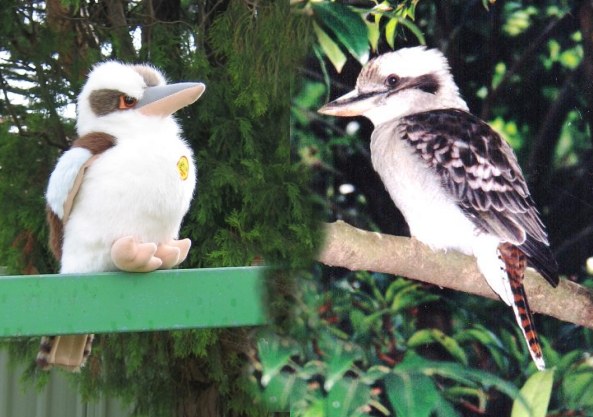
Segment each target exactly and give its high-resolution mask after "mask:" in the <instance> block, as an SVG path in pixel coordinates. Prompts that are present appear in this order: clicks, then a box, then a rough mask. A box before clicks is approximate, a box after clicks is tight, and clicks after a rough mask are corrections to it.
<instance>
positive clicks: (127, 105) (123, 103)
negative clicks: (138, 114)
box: [118, 94, 138, 110]
mask: <svg viewBox="0 0 593 417" xmlns="http://www.w3.org/2000/svg"><path fill="white" fill-rule="evenodd" d="M136 103H138V100H137V99H135V98H134V97H130V96H126V95H125V94H122V95H121V96H119V106H118V108H119V109H120V110H127V109H131V108H133V107H134V106H135V105H136Z"/></svg>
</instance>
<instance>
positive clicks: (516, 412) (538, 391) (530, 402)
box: [511, 370, 554, 417]
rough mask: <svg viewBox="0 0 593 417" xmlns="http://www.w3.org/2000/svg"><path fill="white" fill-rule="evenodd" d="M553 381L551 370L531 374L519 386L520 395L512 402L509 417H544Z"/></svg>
mask: <svg viewBox="0 0 593 417" xmlns="http://www.w3.org/2000/svg"><path fill="white" fill-rule="evenodd" d="M553 383H554V371H553V370H548V371H541V372H536V373H534V374H533V375H531V377H530V378H529V379H528V380H527V382H525V385H523V388H521V396H520V397H519V398H517V399H515V401H514V402H513V410H512V412H511V417H545V416H546V412H547V411H548V404H549V402H550V396H551V395H552V385H553Z"/></svg>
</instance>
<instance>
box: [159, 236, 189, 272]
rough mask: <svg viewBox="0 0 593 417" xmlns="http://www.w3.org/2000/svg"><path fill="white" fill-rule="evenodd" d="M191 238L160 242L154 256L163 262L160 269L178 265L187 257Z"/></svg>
mask: <svg viewBox="0 0 593 417" xmlns="http://www.w3.org/2000/svg"><path fill="white" fill-rule="evenodd" d="M190 247H191V240H189V239H182V240H171V241H169V242H167V243H161V244H160V245H159V247H158V249H157V250H156V253H155V254H154V256H156V257H157V258H160V259H161V261H163V264H162V265H161V266H160V269H169V268H173V267H174V266H177V265H179V264H180V263H181V262H183V261H184V260H185V258H187V254H188V252H189V248H190Z"/></svg>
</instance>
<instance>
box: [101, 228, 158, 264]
mask: <svg viewBox="0 0 593 417" xmlns="http://www.w3.org/2000/svg"><path fill="white" fill-rule="evenodd" d="M156 252H157V245H156V243H152V242H149V243H141V242H138V240H137V239H136V238H134V237H133V236H125V237H122V238H120V239H118V240H116V241H115V242H114V243H113V245H112V246H111V259H112V260H113V263H114V264H115V266H117V267H118V268H119V269H121V270H122V271H127V272H150V271H154V270H155V269H158V268H160V267H161V265H162V264H163V261H162V260H161V259H159V258H158V257H157V256H155V254H156Z"/></svg>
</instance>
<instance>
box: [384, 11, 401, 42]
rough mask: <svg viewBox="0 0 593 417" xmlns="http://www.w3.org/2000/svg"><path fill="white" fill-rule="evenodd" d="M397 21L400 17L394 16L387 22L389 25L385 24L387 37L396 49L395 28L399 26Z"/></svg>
mask: <svg viewBox="0 0 593 417" xmlns="http://www.w3.org/2000/svg"><path fill="white" fill-rule="evenodd" d="M397 23H398V19H397V18H396V17H394V18H391V20H389V22H387V25H385V39H386V40H387V44H388V45H389V46H390V47H391V49H394V47H395V28H396V27H397Z"/></svg>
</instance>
